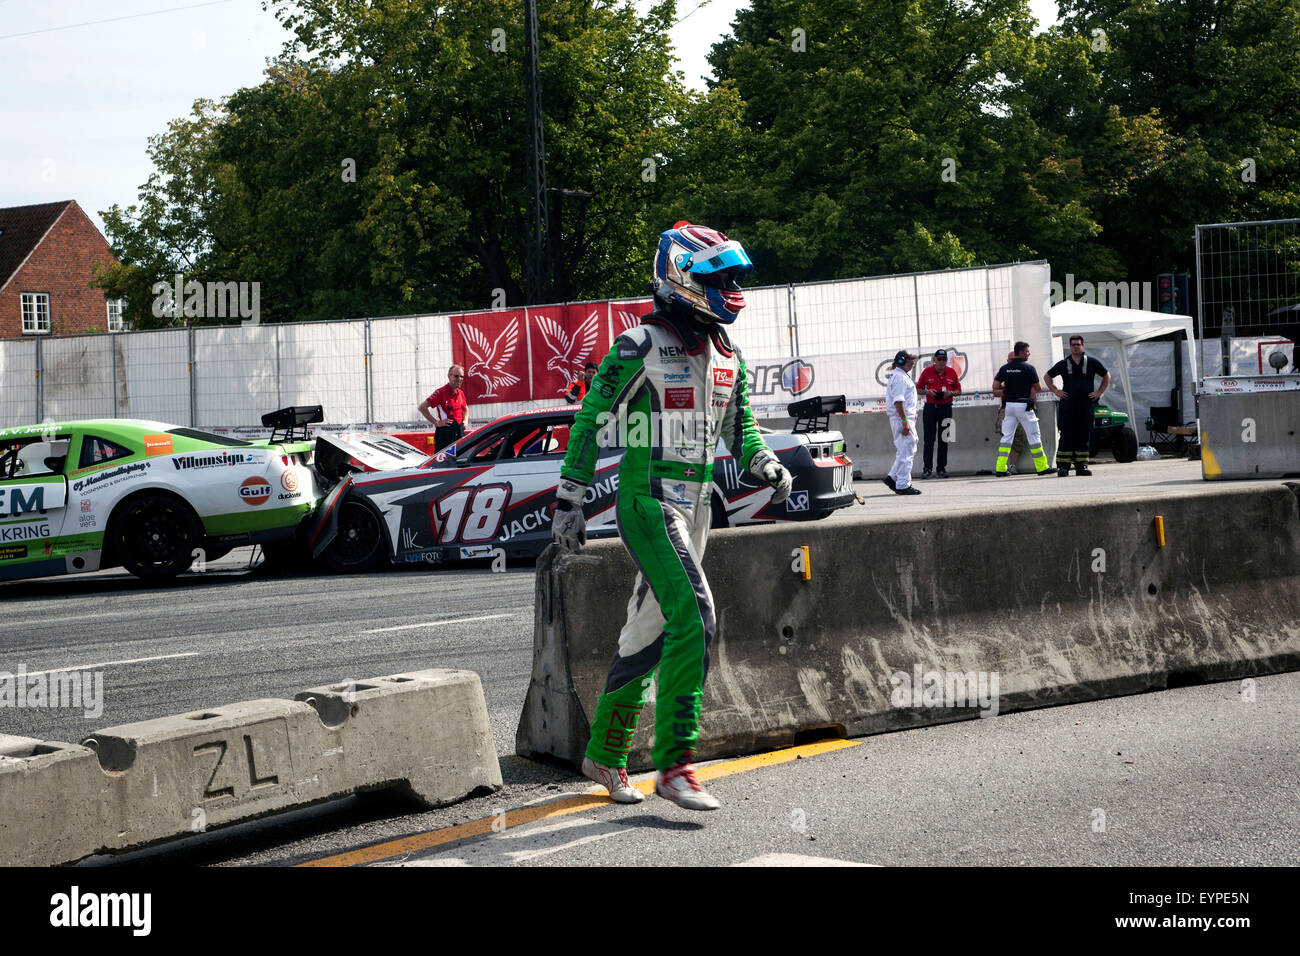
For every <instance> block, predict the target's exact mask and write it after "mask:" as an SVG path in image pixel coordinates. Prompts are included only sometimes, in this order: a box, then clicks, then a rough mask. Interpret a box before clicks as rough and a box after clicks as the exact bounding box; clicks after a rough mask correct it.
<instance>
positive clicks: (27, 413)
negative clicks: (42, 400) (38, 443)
mask: <svg viewBox="0 0 1300 956" xmlns="http://www.w3.org/2000/svg"><path fill="white" fill-rule="evenodd" d="M37 385H38V383H37V381H36V341H35V340H34V339H12V340H10V341H7V342H5V343H4V348H3V349H0V425H2V426H3V427H5V428H13V427H16V426H19V425H31V424H34V423H35V421H36V389H37Z"/></svg>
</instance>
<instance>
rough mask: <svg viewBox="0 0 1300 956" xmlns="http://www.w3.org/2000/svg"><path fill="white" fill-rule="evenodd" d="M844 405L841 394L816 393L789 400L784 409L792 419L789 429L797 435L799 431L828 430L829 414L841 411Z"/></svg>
mask: <svg viewBox="0 0 1300 956" xmlns="http://www.w3.org/2000/svg"><path fill="white" fill-rule="evenodd" d="M846 407H847V406H846V405H845V403H844V396H843V395H818V396H816V397H814V398H805V399H803V400H802V401H799V402H791V403H790V404H789V405H787V406H786V409H785V410H786V413H787V414H788V415H789V416H790V417H791V418H793V419H794V427H793V428H791V429H790V431H792V432H794V433H795V434H796V435H798V434H800V433H801V432H824V431H830V427H831V415H835V414H839V413H841V412H843V411H844V410H845V408H846Z"/></svg>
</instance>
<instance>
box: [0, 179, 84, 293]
mask: <svg viewBox="0 0 1300 956" xmlns="http://www.w3.org/2000/svg"><path fill="white" fill-rule="evenodd" d="M72 202H73V201H72V200H71V199H64V200H63V201H62V202H43V203H38V204H36V205H35V206H9V207H8V208H5V209H0V288H3V287H4V286H5V284H6V283H8V281H9V280H10V279H12V278H13V275H14V273H15V272H17V271H18V268H19V266H21V265H22V264H23V262H25V261H26V259H27V257H28V256H29V255H31V252H32V250H33V249H35V248H36V246H37V244H39V243H40V241H41V239H42V238H44V236H45V234H46V233H47V232H49V231H50V227H51V226H52V225H54V223H55V222H56V221H57V220H58V218H59V216H61V215H63V211H64V210H65V209H67V208H68V207H69V206H71V205H72Z"/></svg>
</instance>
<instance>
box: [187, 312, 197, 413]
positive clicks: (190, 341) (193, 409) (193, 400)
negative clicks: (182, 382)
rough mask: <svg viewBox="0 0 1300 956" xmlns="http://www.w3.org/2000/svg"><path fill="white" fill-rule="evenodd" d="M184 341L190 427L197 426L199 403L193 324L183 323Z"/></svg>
mask: <svg viewBox="0 0 1300 956" xmlns="http://www.w3.org/2000/svg"><path fill="white" fill-rule="evenodd" d="M185 341H186V347H187V349H188V351H189V371H188V373H187V374H186V380H187V381H188V382H189V388H190V427H191V428H198V426H199V405H198V389H197V388H195V381H194V326H192V325H190V324H189V323H188V322H187V323H186V324H185Z"/></svg>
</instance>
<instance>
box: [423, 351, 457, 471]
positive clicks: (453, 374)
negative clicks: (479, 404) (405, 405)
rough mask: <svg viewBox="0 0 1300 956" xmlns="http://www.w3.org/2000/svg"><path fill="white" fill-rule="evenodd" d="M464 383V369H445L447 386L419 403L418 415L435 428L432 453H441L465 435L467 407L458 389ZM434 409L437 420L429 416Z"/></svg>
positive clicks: (454, 367)
mask: <svg viewBox="0 0 1300 956" xmlns="http://www.w3.org/2000/svg"><path fill="white" fill-rule="evenodd" d="M464 381H465V369H464V368H463V367H461V366H459V365H453V366H452V367H451V368H449V369H447V384H446V385H444V386H442V387H441V388H439V389H437V390H436V391H435V392H434V393H433V394H432V395H430V396H429V397H428V398H426V399H425V400H424V401H422V402H421V403H420V414H421V415H423V416H424V417H425V418H426V419H427V420H428V421H429V422H431V423H432V424H433V425H434V428H435V431H434V433H433V450H434V451H441V450H442V449H444V448H446V447H447V446H448V445H450V444H452V443H453V442H455V441H457V440H459V439H460V437H461V436H462V435H464V434H465V412H466V410H467V409H468V407H469V405H468V403H467V402H466V401H465V393H464V392H463V391H462V390H461V387H460V386H461V383H462V382H464ZM434 409H436V410H437V412H438V417H437V418H434V417H433V415H432V414H430V412H431V411H432V410H434Z"/></svg>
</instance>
